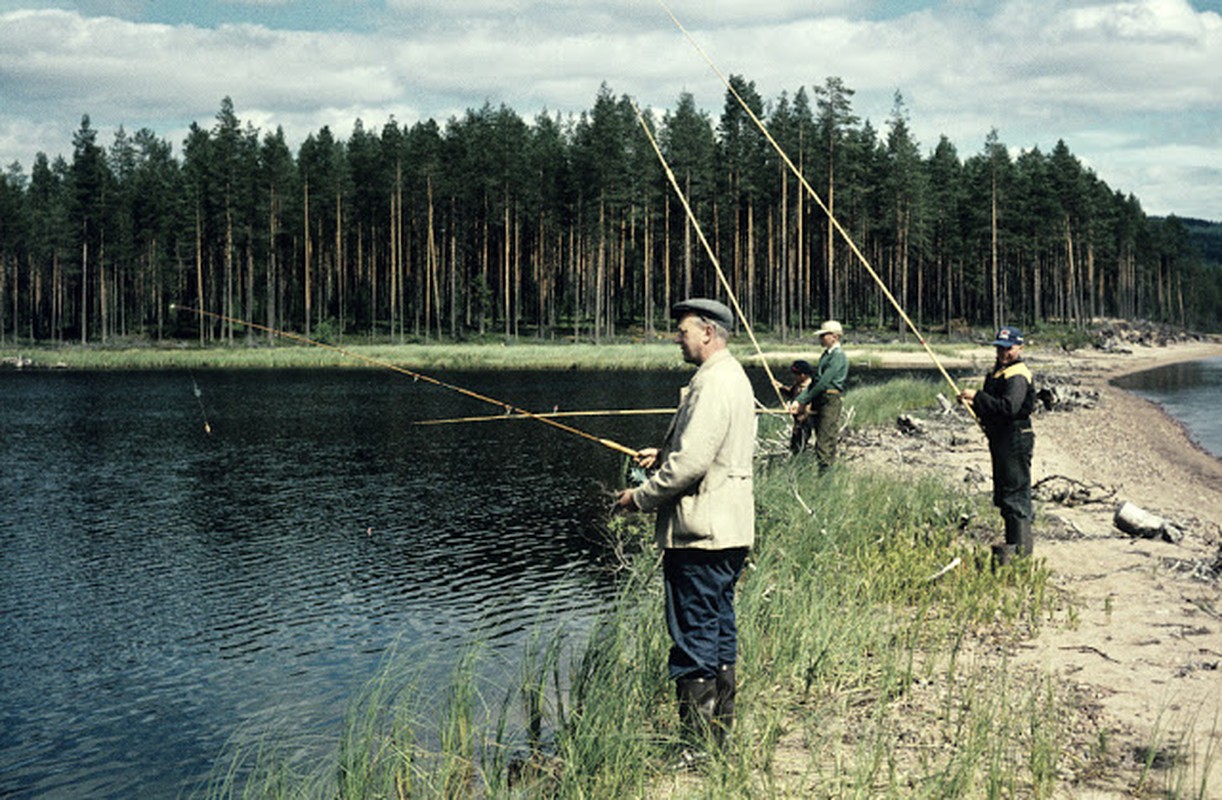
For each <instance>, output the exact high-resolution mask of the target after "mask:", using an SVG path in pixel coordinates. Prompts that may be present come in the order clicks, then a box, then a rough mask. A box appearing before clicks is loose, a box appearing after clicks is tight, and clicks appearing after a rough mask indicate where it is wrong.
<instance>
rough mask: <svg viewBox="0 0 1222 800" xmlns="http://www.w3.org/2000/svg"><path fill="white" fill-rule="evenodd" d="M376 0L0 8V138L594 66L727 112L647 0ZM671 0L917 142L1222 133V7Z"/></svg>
mask: <svg viewBox="0 0 1222 800" xmlns="http://www.w3.org/2000/svg"><path fill="white" fill-rule="evenodd" d="M389 6H390V8H391V9H392V11H391V12H390V13H388V15H387V16H386V17H384V18H383V21H384V22H385V24H384V25H373V26H371V27H370V30H369V31H368V32H363V33H362V32H353V31H343V32H335V31H322V32H316V31H293V30H279V29H271V28H269V27H266V26H261V25H255V24H228V25H221V26H218V27H215V28H206V27H199V26H195V25H189V24H178V25H168V24H151V23H142V22H133V21H128V20H124V19H120V18H118V17H89V16H85V15H83V14H80V13H75V12H72V11H63V10H46V11H16V12H10V13H8V14H4V15H0V98H3V107H0V160H3V161H5V162H7V161H11V160H13V159H14V158H16V159H18V160H20V161H21V162H22V163H24V164H28V163H30V161H31V160H32V156H33V153H34V152H35V151H36V150H38V149H43V150H46V151H48V152H50V153H52V154H54V153H57V152H67V151H69V150H70V147H71V133H72V131H74V130H75V129H76V127H77V126H78V124H79V121H80V117H81V115H82V114H85V113H88V114H90V115H91V116H92V118H93V121H94V125H95V127H97V128H99V129H102V130H106V129H113V128H114V127H117V126H118V125H119V124H124V125H126V126H127V128H128V129H129V130H134V129H136V128H139V127H145V126H147V127H151V128H152V129H153V130H154V131H156V132H157V133H158V134H160V135H163V136H165V137H166V138H168V139H170V140H171V141H173V142H174V143H175V144H177V143H178V142H179V141H180V140H181V132H182V131H185V129H186V126H187V125H188V124H189V123H190V122H191V121H197V122H199V124H201V125H204V126H208V125H210V124H211V122H212V119H213V117H214V115H215V113H216V109H217V108H218V107H219V104H220V100H221V98H222V97H225V96H230V97H232V98H233V100H234V103H235V108H236V110H237V112H238V115H239V117H240V118H241V119H242V120H243V121H249V122H251V123H252V124H254V125H256V126H258V127H260V128H262V129H264V130H272V129H274V127H275V126H277V125H281V126H283V127H284V128H285V131H286V133H287V134H288V135H289V136H290V138H291V139H294V140H297V141H299V137H300V136H304V135H305V134H306V133H308V132H310V131H314V130H317V129H318V128H319V127H321V125H323V124H327V125H330V126H331V127H332V129H333V131H335V132H336V134H337V135H347V133H348V132H349V131H350V130H351V125H352V122H353V120H354V119H355V118H356V117H357V116H360V117H361V118H362V119H363V120H364V121H365V123H366V125H367V127H372V126H380V125H381V124H382V123H384V122H385V121H386V120H387V118H389V117H390V115H392V114H393V115H395V117H396V118H397V119H399V120H400V121H401V122H404V123H408V124H410V123H412V122H414V121H416V120H417V119H419V118H421V117H434V118H436V119H438V120H439V121H442V122H444V120H445V119H446V118H447V117H449V116H451V115H456V114H461V113H462V111H463V110H464V109H466V108H470V107H478V106H479V105H482V104H483V103H484V102H485V101H489V102H491V103H493V104H494V105H499V104H501V103H504V104H506V105H508V106H509V107H511V108H513V109H514V110H516V111H517V112H518V113H520V114H522V115H523V116H524V117H526V118H531V117H533V116H534V115H535V114H536V113H538V112H539V111H541V110H543V109H544V108H546V109H548V110H549V111H552V112H562V113H571V112H576V111H581V110H584V109H587V108H589V107H590V105H591V104H592V102H593V99H594V97H595V95H596V93H597V91H598V87H599V85H600V84H601V83H602V82H604V81H606V82H607V83H608V85H609V86H610V87H611V88H612V90H613V91H614V92H616V93H629V94H632V95H634V96H635V97H636V98H637V99H638V100H639V101H640V102H641V103H642V105H646V106H652V107H654V108H668V107H673V105H674V102H675V100H676V99H677V98H678V96H679V94H680V93H681V92H683V91H691V92H692V93H693V95H694V96H695V98H696V101H697V103H698V104H699V105H700V106H701V107H703V108H704V109H705V110H707V111H708V112H709V113H710V114H712V115H713V116H714V117H716V116H717V115H719V114H720V112H721V108H722V104H723V99H724V91H725V90H724V87H723V86H722V85H721V83H720V81H719V80H718V79H717V76H716V75H714V74H713V72H712V71H711V70H710V69H709V67H708V65H706V64H705V63H704V61H703V60H702V59H701V57H700V55H699V54H698V53H697V51H696V50H695V49H693V48H692V46H691V45H690V44H689V43H688V42H687V41H685V40H684V38H683V36H682V34H680V33H679V31H678V30H677V29H676V28H675V27H674V26H673V25H672V24H671V22H670V21H669V19H667V18H666V16H665V14H664V12H663V11H662V10H661V8H660V7H659V6H657V5H655V4H652V3H648V2H646V3H640V2H639V1H638V0H633V2H628V0H598V1H595V2H589V3H580V4H573V3H561V2H533V1H532V0H473V1H472V2H461V3H454V2H449V3H439V2H436V0H391V2H390V4H389ZM670 6H671V8H672V9H673V10H674V11H675V13H676V14H677V15H678V16H679V19H680V20H681V21H682V22H683V23H684V24H685V25H686V26H687V27H688V29H689V30H690V31H691V33H692V35H693V36H694V37H695V39H696V41H697V42H698V43H699V44H700V46H701V47H702V48H703V49H704V51H705V52H706V53H707V54H708V56H709V57H710V58H711V59H712V60H713V62H714V64H716V66H717V67H718V68H719V69H720V70H721V71H722V72H723V73H725V74H741V75H744V76H745V77H747V78H748V79H749V80H753V81H755V83H756V86H757V89H758V90H759V91H760V93H761V94H762V95H763V96H764V97H765V99H767V100H774V99H775V98H776V97H777V96H779V94H780V93H781V92H782V91H786V92H789V93H791V94H792V92H794V91H795V90H796V89H798V87H800V86H803V85H805V86H807V87H811V86H815V85H820V84H822V83H823V81H824V80H825V79H826V78H827V77H828V76H832V75H836V76H840V77H842V78H843V79H844V81H845V83H846V85H847V86H849V87H850V88H852V89H854V90H856V95H855V97H854V110H855V112H856V113H857V114H858V115H859V116H861V117H863V118H869V119H870V120H871V121H872V122H873V123H874V125H875V127H876V128H879V129H881V128H882V127H883V126H884V124H885V122H886V118H887V116H888V115H889V113H890V110H891V104H892V97H893V94H894V92H895V91H896V90H897V89H898V90H900V91H901V92H902V93H903V96H904V99H905V102H906V104H907V108H908V112H909V119H910V124H911V126H912V129H913V131H914V134H915V135H916V136H917V138H918V139H919V140H920V142H921V145H922V147H924V148H925V149H926V150H928V149H930V148H932V146H933V145H934V144H935V143H936V141H937V138H938V136H939V135H940V134H946V135H947V136H948V137H950V138H951V139H952V141H954V142H955V143H956V145H957V146H958V147H959V150H960V155H961V156H962V157H966V156H967V155H970V154H972V153H975V152H978V151H979V150H980V148H981V147H982V146H983V141H984V138H985V136H986V135H987V134H988V132H989V130H990V129H991V128H993V127H996V128H998V130H999V132H1000V134H1001V137H1002V139H1003V141H1006V142H1009V143H1011V144H1012V145H1014V146H1018V147H1030V146H1033V145H1037V144H1038V145H1040V146H1041V147H1043V148H1044V149H1050V148H1051V146H1052V145H1053V144H1054V143H1055V141H1056V140H1057V139H1058V138H1064V139H1065V140H1066V142H1067V143H1068V144H1069V145H1070V148H1071V150H1073V151H1074V152H1075V153H1076V154H1078V155H1079V157H1081V158H1083V159H1084V160H1087V159H1089V160H1091V161H1093V162H1094V163H1097V164H1099V165H1100V169H1099V173H1100V177H1102V178H1103V179H1104V180H1106V181H1107V182H1108V183H1109V185H1112V186H1114V187H1116V188H1121V189H1123V190H1125V191H1133V192H1134V193H1136V194H1138V195H1139V196H1142V197H1143V198H1145V197H1146V196H1147V187H1149V188H1150V189H1151V190H1153V187H1154V186H1156V185H1160V186H1161V185H1162V183H1161V180H1162V178H1161V173H1159V172H1158V170H1157V169H1156V167H1158V166H1159V165H1165V164H1166V160H1167V159H1170V158H1171V155H1172V154H1171V152H1170V151H1167V150H1163V149H1160V148H1159V147H1157V146H1156V145H1158V144H1161V143H1163V142H1167V143H1169V144H1174V143H1180V144H1181V145H1183V146H1184V147H1186V148H1188V149H1187V150H1186V151H1185V154H1184V155H1183V156H1182V157H1188V158H1194V157H1197V156H1200V157H1205V156H1207V155H1210V154H1212V153H1214V152H1215V151H1216V150H1218V149H1219V148H1220V147H1222V142H1220V140H1222V111H1220V109H1222V18H1220V17H1219V16H1218V15H1217V14H1214V13H1202V12H1196V11H1194V10H1193V8H1192V7H1191V6H1190V5H1189V4H1188V3H1186V2H1184V0H1124V1H1123V2H1120V1H1115V2H1106V1H1104V2H1100V1H1098V0H1090V1H1089V2H1084V1H1082V0H1070V1H1069V2H1066V0H1005V2H1003V3H1001V4H997V5H994V4H991V3H985V2H983V1H982V0H942V2H934V0H912V1H911V2H907V3H904V4H898V7H900V8H903V9H907V10H906V11H904V12H899V13H902V14H903V16H902V17H900V16H896V12H894V11H890V9H894V8H895V7H897V4H895V3H869V4H861V3H858V4H850V3H849V2H847V0H844V2H838V3H836V4H832V5H830V6H829V5H827V4H819V5H818V7H812V5H811V4H810V3H809V2H799V0H758V1H757V2H747V1H746V0H733V1H732V2H728V3H719V4H710V3H707V2H702V1H698V0H672V2H671V3H670ZM863 9H864V10H863ZM886 13H891V17H890V18H886V16H885V14H886ZM1117 132H1118V133H1117ZM1147 163H1148V164H1149V165H1150V169H1149V170H1146V171H1144V172H1143V171H1140V170H1139V169H1138V168H1137V166H1129V165H1131V164H1132V165H1138V164H1142V165H1144V164H1147ZM1209 163H1218V162H1217V161H1214V162H1202V163H1201V164H1200V165H1198V166H1205V165H1208V164H1209ZM1113 170H1115V171H1113ZM1130 177H1131V178H1132V179H1133V180H1135V181H1137V180H1140V181H1144V182H1145V183H1140V184H1139V183H1133V184H1128V183H1125V181H1126V180H1127V179H1128V178H1130ZM1156 181H1157V182H1158V183H1156ZM1201 191H1202V192H1203V193H1205V192H1212V193H1213V196H1214V198H1215V199H1214V200H1213V201H1212V203H1210V204H1205V205H1201V206H1197V207H1195V208H1194V209H1193V211H1192V213H1194V214H1197V215H1204V214H1207V213H1210V214H1212V215H1213V216H1215V217H1217V216H1220V215H1222V199H1218V198H1222V188H1217V187H1216V185H1215V188H1213V189H1203V190H1201ZM1194 202H1198V201H1195V200H1194Z"/></svg>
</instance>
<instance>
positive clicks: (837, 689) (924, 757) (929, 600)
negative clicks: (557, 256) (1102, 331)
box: [214, 457, 1066, 798]
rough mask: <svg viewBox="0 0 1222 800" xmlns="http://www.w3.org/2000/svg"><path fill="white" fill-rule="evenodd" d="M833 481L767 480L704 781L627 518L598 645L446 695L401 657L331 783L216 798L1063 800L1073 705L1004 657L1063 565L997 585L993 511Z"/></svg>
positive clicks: (847, 470)
mask: <svg viewBox="0 0 1222 800" xmlns="http://www.w3.org/2000/svg"><path fill="white" fill-rule="evenodd" d="M816 472H817V471H816V470H814V469H813V463H812V462H810V461H808V460H807V459H805V458H804V457H797V458H792V459H786V460H784V461H774V462H772V463H771V464H769V465H767V466H764V467H761V471H760V474H759V476H758V483H757V504H758V509H759V524H758V542H757V547H756V549H755V550H754V551H753V555H752V557H751V559H750V561H749V565H748V568H747V570H746V571H745V572H744V576H743V579H742V581H741V582H740V584H739V589H738V617H739V627H740V637H741V653H740V666H739V674H740V684H741V686H740V691H739V698H740V699H739V709H740V717H739V721H738V724H737V726H736V729H735V732H734V735H733V737H732V739H731V741H730V743H729V745H728V746H727V747H726V748H724V749H723V750H722V751H720V752H719V753H718V754H717V755H716V757H715V758H713V759H712V760H711V761H709V762H708V763H707V764H705V765H704V766H703V767H702V768H701V769H700V771H698V772H696V773H685V774H683V775H682V776H676V775H675V774H674V773H673V772H672V771H671V769H670V765H671V764H672V762H673V761H674V758H675V756H676V755H677V753H678V751H679V739H678V731H677V720H676V715H675V711H674V700H673V687H672V685H671V684H670V683H669V681H667V679H666V675H665V668H664V665H665V660H666V654H667V651H668V649H669V641H668V639H667V635H666V631H665V628H664V624H663V621H662V614H661V611H660V609H661V605H662V598H661V587H660V578H659V569H658V561H657V556H656V554H655V553H654V552H653V551H652V549H651V548H649V547H647V546H642V544H641V543H642V542H643V541H644V540H645V539H647V538H648V535H647V533H646V528H647V523H648V521H647V520H646V519H644V518H631V519H628V520H624V519H620V520H618V521H617V523H616V524H615V525H612V526H609V530H612V531H614V533H615V535H616V536H617V537H620V538H628V539H631V540H632V542H631V543H630V544H629V545H626V546H625V545H624V544H623V543H622V542H621V543H620V544H619V545H617V547H619V549H620V550H621V552H624V553H626V554H628V555H627V556H626V559H627V560H626V562H625V563H626V565H627V566H626V568H625V569H624V571H623V573H622V578H621V582H620V585H621V588H620V591H619V594H618V598H617V600H616V601H615V602H614V603H612V604H611V605H610V607H609V608H607V609H606V611H605V612H604V613H603V614H602V615H601V616H600V617H599V618H598V620H597V622H596V624H595V625H594V626H593V627H592V629H591V631H590V632H589V634H588V635H587V636H586V637H585V638H584V640H582V641H570V640H567V639H564V638H563V637H561V636H559V635H557V636H555V637H553V638H549V637H540V638H537V639H535V640H533V641H532V643H531V644H530V645H528V646H527V647H526V649H525V653H524V654H523V657H522V658H521V666H520V668H519V672H518V677H517V678H515V679H511V680H509V681H508V682H507V683H506V685H504V686H489V685H486V684H485V683H483V679H481V678H480V677H479V675H480V674H481V671H480V670H479V669H478V666H479V664H480V659H481V658H482V657H483V656H481V654H480V651H479V650H478V649H473V650H472V651H471V652H470V653H469V654H468V655H467V656H466V657H464V658H463V659H462V661H461V663H460V665H459V666H458V667H457V668H456V669H455V671H454V673H453V675H452V676H451V680H450V684H449V685H448V686H447V687H446V688H445V690H444V691H443V692H442V696H441V697H440V698H426V697H422V696H421V693H420V692H419V691H418V686H417V685H416V684H414V683H413V681H412V680H405V679H404V678H403V677H402V676H400V675H398V673H397V672H396V669H397V668H396V667H394V666H393V665H392V666H388V667H387V669H386V670H385V672H384V673H383V675H382V676H381V677H380V678H379V680H377V681H375V682H374V683H373V684H371V687H370V688H369V690H367V691H366V692H365V693H364V695H363V696H362V698H361V699H360V700H359V701H357V702H356V703H354V711H353V712H352V714H351V715H350V717H349V720H350V722H349V724H348V726H347V728H346V733H345V736H344V738H343V741H342V744H341V746H340V747H339V748H338V752H337V756H336V764H335V766H333V767H332V768H330V770H324V771H323V773H322V776H321V777H320V776H319V775H315V776H313V777H311V778H308V779H306V778H303V779H302V780H301V782H300V783H298V784H297V790H298V791H294V790H292V789H288V790H285V789H284V788H283V787H284V785H285V783H286V781H287V778H286V777H285V771H284V770H283V769H280V768H277V767H275V766H274V765H272V766H264V767H262V768H261V769H258V770H254V771H253V773H252V781H253V783H251V784H248V785H249V786H253V787H254V789H253V790H251V789H246V790H243V791H244V792H245V793H244V794H241V795H235V794H233V793H232V792H230V793H228V794H226V793H225V792H218V793H216V794H215V795H214V796H225V797H233V796H273V797H287V796H309V797H330V796H334V797H341V798H357V797H361V798H364V797H459V796H475V797H524V798H530V797H588V798H619V797H667V796H683V797H686V796H700V797H758V796H789V797H833V796H835V797H841V796H860V797H875V796H905V797H907V796H923V797H976V796H992V797H1004V796H1032V797H1047V796H1050V795H1051V794H1052V791H1053V788H1054V787H1055V786H1056V782H1057V775H1058V769H1059V762H1058V759H1059V758H1060V753H1061V752H1062V751H1063V749H1064V742H1065V736H1066V732H1065V728H1066V725H1065V721H1064V719H1063V718H1062V715H1061V714H1060V713H1059V712H1058V705H1059V704H1060V703H1061V701H1062V698H1059V697H1058V696H1057V695H1056V692H1055V690H1054V687H1053V686H1052V685H1051V684H1050V683H1047V682H1044V681H1018V680H1014V679H1013V677H1012V676H1011V674H1010V672H1009V671H1008V670H1007V667H1006V664H1005V659H1004V657H1003V656H1001V655H999V654H998V651H996V650H993V649H991V647H990V645H989V644H988V643H989V642H1005V641H1008V640H1007V636H1010V635H1011V634H1009V633H1007V631H1011V630H1013V629H1015V628H1021V627H1032V626H1037V625H1039V624H1040V623H1041V621H1042V620H1044V619H1046V618H1047V616H1048V615H1049V614H1050V613H1051V609H1050V608H1049V607H1048V605H1047V603H1046V602H1045V600H1044V598H1045V592H1044V588H1043V587H1044V585H1045V584H1046V582H1047V573H1046V571H1045V570H1044V569H1043V568H1041V567H1040V566H1038V565H1027V566H1024V567H1022V568H1019V569H1010V568H1006V569H1005V570H1003V571H1002V572H1001V573H999V574H996V575H995V574H993V572H992V571H991V569H989V567H988V566H987V561H982V560H981V559H980V558H979V557H978V554H977V553H976V552H975V550H976V548H977V547H978V545H977V544H976V543H974V542H972V541H970V540H967V539H965V538H963V536H962V535H961V534H960V532H959V530H958V519H959V517H960V514H962V513H965V512H967V511H971V510H974V509H973V503H974V501H973V500H972V499H971V498H969V497H967V496H965V495H961V494H958V493H955V492H953V491H950V490H948V489H947V488H946V487H945V486H944V485H942V484H940V483H938V482H937V481H935V480H933V479H930V480H928V481H924V480H921V481H915V482H913V481H905V480H900V479H897V478H895V477H892V476H887V475H882V474H875V473H873V472H870V471H868V470H865V469H859V468H855V467H851V466H850V467H842V468H839V469H837V470H833V471H832V472H831V473H829V474H827V475H825V476H823V477H822V478H818V477H815V476H816ZM795 494H799V495H801V496H803V497H804V498H805V504H803V503H799V502H798V500H797V499H796V498H795ZM808 508H809V511H808V510H807V509H808ZM956 556H958V557H960V558H961V560H962V563H963V566H962V567H961V568H960V569H958V570H955V571H952V572H950V573H949V574H947V575H945V576H944V577H942V578H940V579H938V580H934V581H931V580H930V576H932V575H933V574H935V573H936V572H938V570H939V569H940V568H941V567H942V566H944V565H945V564H947V563H949V562H950V561H951V560H952V559H954V558H955V557H956ZM982 565H983V566H982ZM982 641H984V642H985V644H983V645H982ZM327 773H329V775H330V777H327ZM263 776H266V777H263ZM259 781H266V785H265V786H264V785H261V784H260V783H259ZM234 784H236V782H232V783H231V785H234ZM264 790H266V791H265V792H264Z"/></svg>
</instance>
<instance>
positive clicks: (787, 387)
mask: <svg viewBox="0 0 1222 800" xmlns="http://www.w3.org/2000/svg"><path fill="white" fill-rule="evenodd" d="M789 372H790V375H792V382H791V383H789V384H784V383H781V382H780V381H779V380H776V379H775V378H773V380H772V385H773V386H775V387H776V389H777V391H778V392H780V394H781V397H783V398H784V399H785V400H787V401H789V402H788V409H789V413H790V414H792V415H793V431H792V432H791V433H790V434H789V452H791V453H800V452H802V451H803V450H805V449H806V445H807V443H808V442H809V441H810V432H811V426H810V416H809V415H805V414H804V415H802V416H798V413H797V412H798V404H797V402H796V400H797V398H798V395H800V394H802V392H804V391H805V390H806V388H807V387H808V386H810V382H811V375H812V374H813V373H814V368H813V367H812V366H811V365H810V362H809V361H803V360H801V359H799V360H797V361H795V362H793V364H791V365H790V366H789Z"/></svg>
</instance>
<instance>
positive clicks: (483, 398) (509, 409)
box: [170, 304, 640, 457]
mask: <svg viewBox="0 0 1222 800" xmlns="http://www.w3.org/2000/svg"><path fill="white" fill-rule="evenodd" d="M176 309H177V310H181V311H189V312H191V313H192V314H197V315H199V316H201V317H210V318H212V319H216V320H220V321H222V322H231V323H233V324H235V325H245V326H247V327H248V328H254V329H255V330H259V331H264V332H266V333H270V334H272V335H274V336H279V337H282V338H284V339H292V340H293V341H296V342H302V343H303V344H308V345H310V346H312V347H321V348H323V349H324V350H331V351H333V352H336V353H339V354H340V355H342V356H346V357H347V358H353V359H356V360H358V361H364V362H365V363H367V364H372V365H374V366H377V367H384V368H386V369H389V370H394V371H395V372H398V373H400V374H402V375H406V376H408V377H409V378H411V379H412V380H416V381H424V382H425V383H431V384H432V385H434V386H439V387H441V388H442V389H449V390H450V391H452V392H458V393H459V394H462V395H466V396H467V397H470V398H472V399H474V400H479V401H480V402H482V403H488V404H490V405H494V406H497V407H499V408H502V409H504V411H505V413H506V414H516V415H520V416H522V417H529V418H530V419H535V420H538V421H539V422H542V423H543V424H545V425H551V426H552V427H553V428H557V429H559V430H562V431H564V432H565V433H571V434H573V435H574V436H580V437H581V438H583V439H586V440H588V441H591V442H596V443H597V444H601V445H602V446H603V447H607V448H610V449H611V450H614V451H616V452H617V453H623V454H624V455H628V456H633V457H636V456H638V455H640V451H639V450H633V449H632V448H631V447H628V446H626V445H622V444H620V443H619V442H616V441H613V440H611V439H604V438H602V437H601V436H595V435H594V434H592V433H586V432H585V431H583V430H578V429H577V428H574V427H572V426H570V425H565V424H564V423H563V422H557V421H556V420H554V419H549V418H548V417H545V416H542V415H540V414H536V413H534V412H533V411H527V410H526V409H524V408H519V407H517V406H515V405H512V404H510V403H506V402H504V401H503V400H497V399H495V398H492V397H488V396H487V395H484V394H480V393H479V392H474V391H472V390H470V389H465V388H463V387H461V386H456V385H455V384H452V383H447V382H446V381H443V380H440V379H438V378H434V377H432V376H430V375H425V374H424V373H422V372H415V371H413V370H410V369H407V368H405V367H401V366H399V365H398V364H392V363H390V362H389V361H383V360H381V359H378V358H372V357H370V356H366V355H361V354H360V353H354V352H352V351H351V350H345V349H344V348H342V347H337V346H335V345H333V344H327V343H326V342H320V341H317V340H315V339H311V338H309V337H307V336H302V335H301V334H299V333H293V332H292V331H283V330H278V329H276V328H271V327H268V326H267V325H260V324H259V323H257V322H249V321H247V320H244V319H238V318H237V317H230V316H226V315H224V314H218V313H216V312H215V311H206V310H204V309H199V308H192V307H190V306H180V305H174V304H171V305H170V310H171V311H174V310H176Z"/></svg>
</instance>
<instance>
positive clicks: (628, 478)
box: [624, 456, 652, 489]
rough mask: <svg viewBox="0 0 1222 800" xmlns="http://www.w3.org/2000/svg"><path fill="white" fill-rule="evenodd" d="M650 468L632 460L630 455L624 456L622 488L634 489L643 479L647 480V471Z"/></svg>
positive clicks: (648, 471)
mask: <svg viewBox="0 0 1222 800" xmlns="http://www.w3.org/2000/svg"><path fill="white" fill-rule="evenodd" d="M651 471H652V470H647V469H645V468H644V467H642V466H641V465H640V464H637V463H636V462H635V461H633V460H632V457H631V456H625V457H624V488H626V489H635V488H636V487H638V486H640V485H641V484H642V483H644V482H645V481H647V480H649V473H650V472H651Z"/></svg>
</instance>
